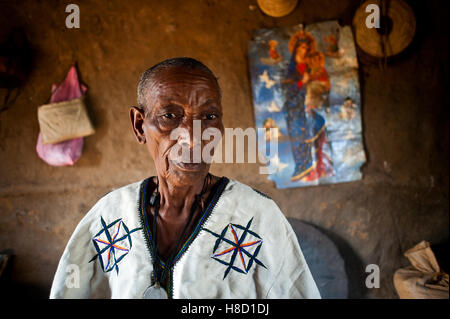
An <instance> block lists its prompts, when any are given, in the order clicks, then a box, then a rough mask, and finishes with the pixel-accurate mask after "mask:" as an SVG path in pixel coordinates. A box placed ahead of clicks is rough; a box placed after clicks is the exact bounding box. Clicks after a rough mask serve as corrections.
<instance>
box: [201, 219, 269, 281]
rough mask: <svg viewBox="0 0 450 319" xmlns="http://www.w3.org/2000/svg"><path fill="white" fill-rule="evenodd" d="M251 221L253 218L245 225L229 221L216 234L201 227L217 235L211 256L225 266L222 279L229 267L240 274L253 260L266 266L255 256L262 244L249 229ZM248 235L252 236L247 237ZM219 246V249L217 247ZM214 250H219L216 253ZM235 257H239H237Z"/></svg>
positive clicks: (250, 265)
mask: <svg viewBox="0 0 450 319" xmlns="http://www.w3.org/2000/svg"><path fill="white" fill-rule="evenodd" d="M252 221H253V218H252V219H250V221H249V222H248V223H247V226H246V227H243V226H241V225H238V224H231V223H230V224H228V225H227V226H226V227H225V228H224V229H223V230H222V232H221V233H220V234H216V233H215V232H213V231H211V230H209V229H206V228H203V230H205V231H207V232H208V233H210V234H211V235H213V236H215V237H217V240H216V242H215V244H214V248H213V256H212V257H211V258H213V259H214V260H217V261H218V262H219V263H221V264H223V265H225V266H227V269H226V270H225V273H224V276H223V279H225V278H226V277H227V276H228V273H229V272H230V270H231V269H233V270H235V271H237V272H239V273H242V274H247V273H248V271H249V270H250V269H251V267H252V265H253V262H255V263H257V264H258V265H260V266H262V267H264V268H266V266H264V264H263V263H262V262H261V261H260V260H259V259H257V258H256V257H257V256H258V253H259V251H260V249H261V246H262V238H261V237H260V236H259V235H258V234H256V233H255V232H253V231H251V230H250V226H251V224H252ZM227 236H228V238H227ZM248 237H253V238H250V239H249V238H248ZM246 238H247V241H246ZM219 247H220V248H221V249H218V248H219ZM216 251H219V252H218V253H216ZM230 256H231V257H230ZM237 257H239V258H238V259H237ZM236 260H237V261H236Z"/></svg>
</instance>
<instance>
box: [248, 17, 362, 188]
mask: <svg viewBox="0 0 450 319" xmlns="http://www.w3.org/2000/svg"><path fill="white" fill-rule="evenodd" d="M249 65H250V74H251V84H252V93H253V105H254V112H255V120H256V127H258V128H264V129H265V130H258V152H259V153H260V156H262V157H263V158H265V160H266V162H267V168H268V173H269V177H268V178H269V179H270V180H273V181H274V182H275V184H276V186H277V188H289V187H298V186H311V185H319V184H329V183H339V182H348V181H354V180H359V179H361V178H362V175H361V171H360V168H361V166H362V165H363V164H364V162H365V160H366V157H365V153H364V147H363V141H362V129H361V98H360V87H359V80H358V62H357V58H356V50H355V45H354V40H353V35H352V31H351V28H350V27H349V26H344V27H341V26H340V25H339V24H338V23H337V21H328V22H322V23H317V24H311V25H307V26H306V27H304V26H303V25H296V26H292V27H283V28H276V29H260V30H257V31H255V34H254V38H253V40H251V41H250V42H249ZM271 129H272V130H271ZM274 140H275V142H277V146H278V150H277V152H273V151H271V150H270V147H272V146H271V144H273V143H271V142H273V141H274Z"/></svg>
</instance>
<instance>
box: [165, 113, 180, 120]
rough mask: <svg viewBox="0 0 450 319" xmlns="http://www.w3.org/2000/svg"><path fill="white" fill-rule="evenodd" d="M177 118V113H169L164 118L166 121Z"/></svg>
mask: <svg viewBox="0 0 450 319" xmlns="http://www.w3.org/2000/svg"><path fill="white" fill-rule="evenodd" d="M176 117H177V116H176V115H175V113H167V114H164V115H163V118H164V119H166V120H173V119H174V118H176Z"/></svg>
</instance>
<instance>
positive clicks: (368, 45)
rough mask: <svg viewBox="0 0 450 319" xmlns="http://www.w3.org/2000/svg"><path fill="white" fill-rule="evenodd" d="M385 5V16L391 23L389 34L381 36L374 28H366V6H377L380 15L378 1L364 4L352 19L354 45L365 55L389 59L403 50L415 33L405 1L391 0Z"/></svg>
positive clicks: (411, 13)
mask: <svg viewBox="0 0 450 319" xmlns="http://www.w3.org/2000/svg"><path fill="white" fill-rule="evenodd" d="M385 3H386V4H387V5H388V10H387V13H386V15H387V17H388V18H389V19H390V20H391V22H392V27H391V28H392V29H391V30H390V32H389V34H386V35H381V34H379V33H378V31H377V29H376V28H370V29H369V28H368V27H367V26H366V18H367V16H368V14H369V13H367V12H366V11H365V9H366V7H367V5H369V4H376V5H378V6H379V7H380V15H381V14H382V13H381V4H382V3H381V1H380V0H370V1H366V2H364V3H363V4H362V5H361V6H360V7H359V8H358V9H357V10H356V13H355V16H354V17H353V27H354V29H355V38H356V43H357V44H358V46H359V47H360V48H361V49H362V50H363V51H364V52H365V53H367V54H369V55H371V56H373V57H376V58H382V57H391V56H394V55H397V54H399V53H400V52H402V51H403V50H405V49H406V47H408V46H409V44H410V43H411V42H412V40H413V38H414V34H415V31H416V19H415V17H414V12H413V10H412V9H411V7H410V6H409V5H408V4H407V3H406V2H405V1H403V0H391V1H385ZM383 47H384V49H383Z"/></svg>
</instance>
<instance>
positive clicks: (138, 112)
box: [130, 106, 146, 144]
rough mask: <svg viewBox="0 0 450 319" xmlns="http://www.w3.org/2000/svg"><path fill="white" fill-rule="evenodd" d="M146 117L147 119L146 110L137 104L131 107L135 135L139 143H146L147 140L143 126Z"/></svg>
mask: <svg viewBox="0 0 450 319" xmlns="http://www.w3.org/2000/svg"><path fill="white" fill-rule="evenodd" d="M144 119H145V115H144V110H142V109H140V108H138V107H136V106H132V107H131V108H130V120H131V125H132V127H133V132H134V135H135V136H136V139H137V141H138V143H139V144H145V142H146V140H145V134H144V127H143V126H144Z"/></svg>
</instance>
